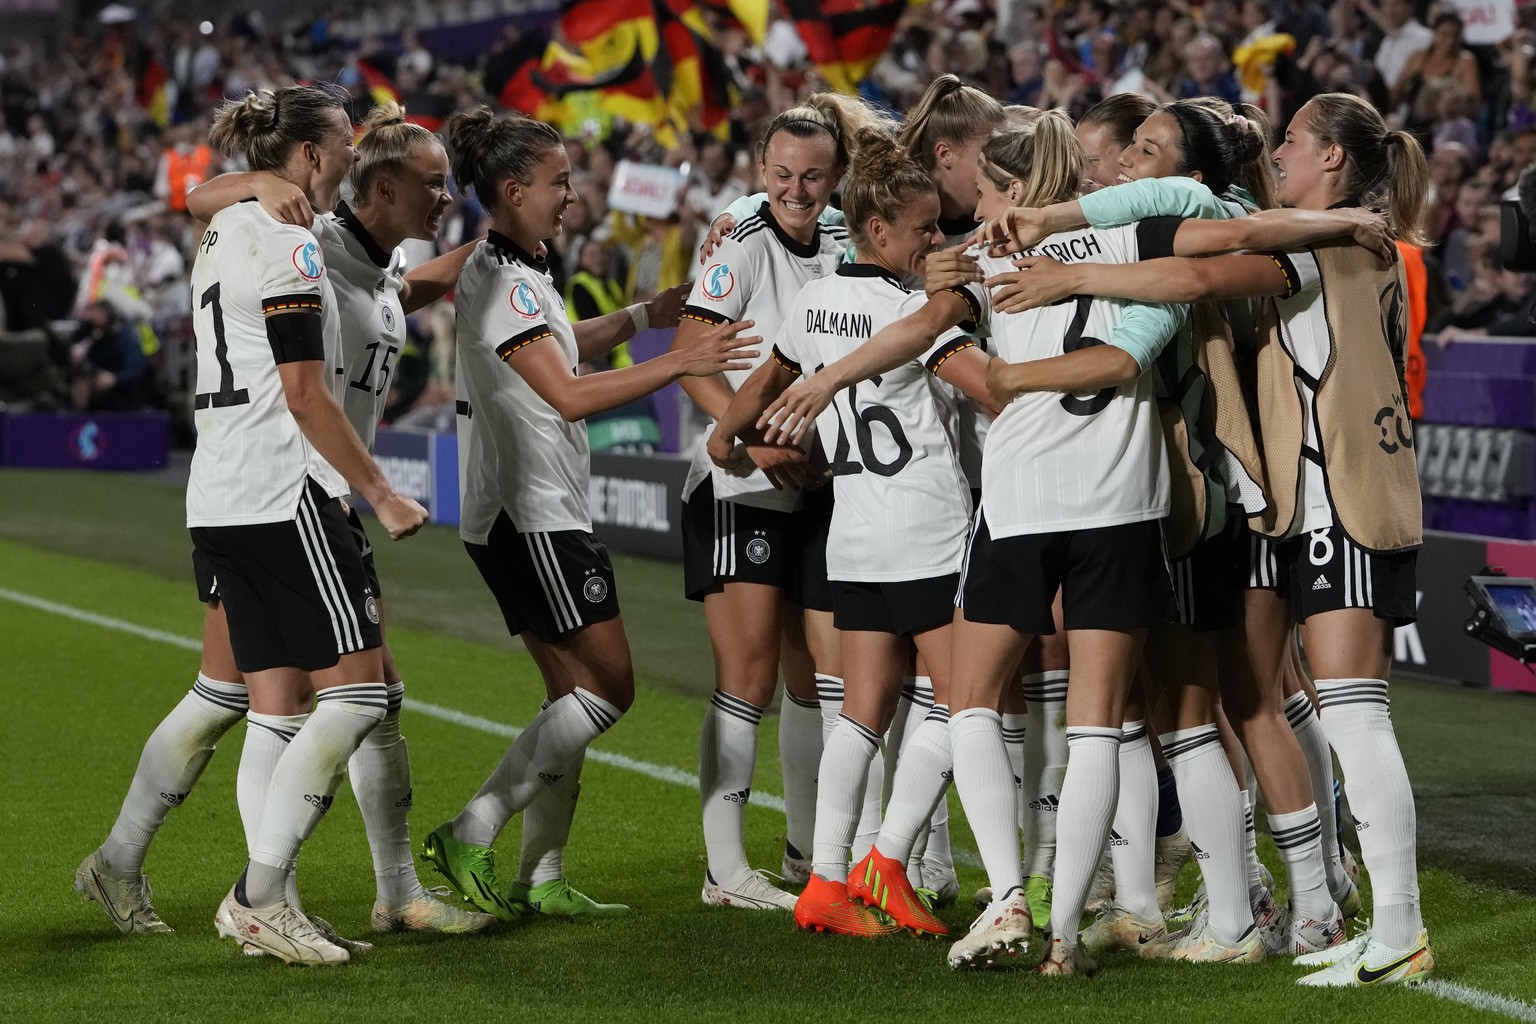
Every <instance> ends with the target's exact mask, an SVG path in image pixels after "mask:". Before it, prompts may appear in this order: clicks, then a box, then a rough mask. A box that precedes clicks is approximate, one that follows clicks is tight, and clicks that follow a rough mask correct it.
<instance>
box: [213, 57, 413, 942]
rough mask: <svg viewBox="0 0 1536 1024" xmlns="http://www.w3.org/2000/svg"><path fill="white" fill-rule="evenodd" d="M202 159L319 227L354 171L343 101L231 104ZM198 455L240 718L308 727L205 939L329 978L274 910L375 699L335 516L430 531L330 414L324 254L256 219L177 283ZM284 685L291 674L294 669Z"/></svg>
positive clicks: (360, 603)
mask: <svg viewBox="0 0 1536 1024" xmlns="http://www.w3.org/2000/svg"><path fill="white" fill-rule="evenodd" d="M213 139H214V141H215V143H216V144H217V145H218V146H219V148H220V149H221V150H223V151H224V152H225V153H227V154H233V153H236V152H239V153H242V154H243V155H244V156H245V158H246V160H247V162H248V163H249V164H250V166H251V167H253V168H255V169H258V170H273V171H276V172H278V173H279V174H281V175H282V176H283V177H285V178H287V179H288V180H289V181H292V182H293V183H294V184H296V185H298V186H299V187H300V188H302V189H304V190H305V192H306V195H307V198H308V199H309V202H310V204H311V206H313V207H314V208H316V209H319V210H330V209H332V208H333V207H334V206H335V205H336V203H337V200H338V198H339V190H340V185H341V180H342V178H343V177H344V176H345V174H346V173H347V171H348V170H350V169H351V167H352V164H353V163H354V161H355V159H356V153H355V151H354V149H353V144H352V125H351V123H350V121H349V120H348V119H347V117H346V114H345V111H344V109H343V108H342V105H341V101H340V99H339V98H338V96H337V95H336V94H335V93H333V92H331V91H329V90H326V89H323V88H317V87H310V86H296V87H292V88H288V89H282V90H279V91H277V92H276V93H273V92H265V91H264V92H260V93H255V94H252V95H250V96H248V97H246V98H245V99H244V100H238V101H232V102H230V103H227V104H226V105H225V106H224V107H223V108H222V109H221V110H220V112H219V114H218V116H217V117H216V118H215V121H214V126H213ZM192 287H193V298H194V303H195V308H196V319H195V322H194V326H195V330H196V336H197V342H198V355H199V359H198V397H197V402H196V406H197V413H198V415H197V425H198V448H197V452H196V454H195V455H194V457H193V462H192V475H191V480H190V481H189V483H188V488H187V523H188V526H189V527H190V528H191V532H192V539H193V543H194V545H195V546H196V548H197V551H198V554H199V557H200V559H201V560H202V562H203V564H204V565H205V566H206V567H207V568H208V569H209V570H211V571H212V572H213V573H214V574H215V575H216V578H217V581H218V582H217V592H218V596H219V598H220V601H221V603H222V604H223V606H224V608H225V611H226V615H227V618H228V623H229V635H230V643H231V647H232V649H233V651H234V656H235V663H236V666H237V667H238V668H239V670H240V672H241V673H242V674H243V676H244V678H245V682H246V685H247V687H248V689H249V691H250V697H251V709H252V711H253V712H255V713H258V714H260V713H264V712H267V711H269V710H275V711H276V712H277V713H283V712H286V711H288V710H290V709H291V707H292V704H293V702H294V701H295V699H296V696H297V697H298V698H300V699H301V698H302V697H303V696H304V694H302V693H299V694H297V695H296V693H295V686H296V685H303V677H302V676H301V675H300V674H299V673H300V672H307V673H309V679H310V680H311V681H312V682H313V685H314V690H315V710H314V713H313V714H311V715H310V716H309V718H308V720H307V721H306V722H305V723H304V724H303V727H302V728H300V729H299V730H298V731H297V734H296V735H295V736H294V737H293V738H292V741H291V742H289V743H288V744H287V747H286V749H285V750H284V751H283V753H282V756H281V757H280V758H279V759H278V760H277V763H276V766H275V768H274V769H273V771H272V776H271V781H270V784H269V786H268V790H267V796H266V799H265V801H264V804H263V808H262V812H261V816H260V825H259V827H258V828H257V829H256V836H255V838H254V840H253V842H252V844H251V858H250V862H249V864H248V865H247V868H246V870H245V872H244V873H243V874H242V875H241V877H240V880H239V881H238V882H237V884H236V885H235V888H234V890H233V891H231V893H230V894H229V896H228V897H227V898H226V899H225V901H224V903H223V904H222V905H221V906H220V908H219V912H218V915H217V918H216V925H217V927H218V930H219V932H220V934H223V935H225V936H228V937H231V938H234V939H236V940H237V941H240V942H243V943H245V944H246V945H249V946H254V947H256V948H259V949H262V950H264V951H266V952H268V953H271V954H273V955H275V956H278V957H280V958H282V959H283V960H285V961H288V962H301V963H340V962H345V961H346V960H347V959H348V953H347V951H346V950H345V949H343V948H341V947H340V946H338V945H336V944H335V943H333V942H331V941H329V940H328V939H327V938H325V937H324V936H323V935H321V934H320V933H319V932H318V931H317V930H316V928H315V926H314V924H313V923H311V922H310V920H309V919H308V918H307V917H305V916H304V914H303V912H302V911H301V910H300V909H298V908H297V907H296V906H294V905H293V904H292V903H291V902H290V900H289V899H288V897H287V893H286V890H287V887H288V880H289V876H290V874H291V872H292V870H293V866H294V862H295V860H296V858H297V855H298V850H299V847H300V845H301V844H302V843H303V841H304V840H305V839H306V838H308V836H309V834H310V832H312V831H313V830H314V828H315V826H316V825H317V824H318V823H319V820H320V817H321V815H322V814H324V812H325V809H326V808H327V807H328V806H329V805H330V802H331V799H332V797H333V795H334V794H335V791H336V788H337V786H338V785H339V783H340V779H341V773H342V770H343V768H344V766H345V764H346V761H347V758H348V757H349V756H350V755H351V754H352V753H353V751H354V750H355V749H356V748H357V746H358V745H359V744H360V743H361V742H362V739H363V738H364V736H366V735H367V733H368V732H369V731H370V730H372V729H373V728H374V726H375V725H376V724H377V723H378V721H379V720H380V719H382V718H383V716H384V714H385V712H386V710H387V705H388V695H387V691H386V688H385V685H384V682H383V679H384V675H383V659H382V655H381V651H380V644H381V637H380V634H379V628H378V613H377V609H376V606H375V600H374V597H373V595H372V594H371V593H370V591H369V588H368V583H367V579H366V574H365V571H364V567H363V563H362V554H361V552H360V551H359V549H358V547H357V544H356V542H355V540H353V538H352V535H351V531H350V530H349V529H348V528H347V524H346V516H345V513H344V512H343V511H342V503H341V498H342V497H343V496H344V495H345V494H346V493H347V489H348V485H349V484H350V485H351V487H352V488H353V489H354V490H355V491H356V492H357V493H359V494H361V495H362V496H363V497H365V498H366V499H367V500H368V502H369V503H370V504H371V505H372V506H373V507H374V509H375V511H376V512H377V513H378V516H379V519H380V522H381V523H383V524H384V526H385V529H386V530H387V531H388V532H389V533H390V535H391V536H392V537H399V536H405V535H408V534H410V533H412V532H414V531H415V530H416V529H418V528H419V527H420V526H421V524H422V523H423V522H425V520H426V513H425V511H424V510H423V509H422V508H421V506H420V505H417V504H416V503H415V502H413V501H411V500H410V499H408V498H405V497H403V496H401V495H400V494H398V493H396V492H395V491H394V490H393V489H392V488H390V487H389V484H388V482H387V481H386V480H385V479H384V476H383V474H382V472H380V470H379V468H378V466H377V465H376V464H375V463H374V461H373V459H372V458H371V457H370V456H369V455H368V452H367V449H366V448H365V447H364V446H363V444H362V442H361V441H360V440H359V439H358V437H357V434H356V433H355V432H354V431H353V430H352V428H351V427H350V425H349V424H348V423H347V421H346V417H345V414H344V413H343V411H342V408H341V406H340V405H339V404H338V403H337V402H336V400H335V398H334V397H332V394H331V391H330V377H331V376H332V375H333V371H334V369H335V367H337V366H338V365H339V354H340V353H339V343H340V339H339V331H338V329H337V316H336V310H335V305H336V304H335V298H334V294H333V293H332V292H331V289H330V287H329V285H328V283H327V281H326V278H325V262H324V257H323V254H322V252H321V250H320V247H319V243H318V242H316V240H315V238H314V237H313V236H312V235H311V234H310V233H309V232H308V231H306V230H304V229H302V228H298V227H293V226H288V225H282V224H278V223H277V222H276V221H274V220H273V219H272V217H271V216H270V215H269V214H267V213H266V212H265V211H263V210H262V209H261V207H260V206H259V205H257V204H238V205H236V206H234V207H231V208H229V209H227V210H224V211H222V212H220V213H219V214H217V215H216V216H215V217H214V218H213V220H212V221H211V222H210V224H209V226H208V230H207V232H206V233H205V234H204V236H203V240H202V243H201V245H200V254H199V259H198V261H197V263H196V265H195V267H194V268H193V273H192ZM295 670H298V671H295Z"/></svg>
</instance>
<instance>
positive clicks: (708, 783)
mask: <svg viewBox="0 0 1536 1024" xmlns="http://www.w3.org/2000/svg"><path fill="white" fill-rule="evenodd" d="M882 125H883V121H882V119H881V118H879V117H878V116H877V115H876V114H875V113H874V112H873V111H872V110H871V109H870V108H869V107H867V106H866V105H865V104H863V103H862V102H860V101H858V100H854V99H850V98H847V97H841V96H836V95H834V94H830V93H819V94H817V95H814V96H812V97H811V98H810V99H809V100H808V101H807V104H806V105H805V106H801V107H795V108H792V109H790V110H787V111H784V112H783V113H781V114H779V115H777V116H776V117H774V118H773V120H772V121H770V122H769V124H768V128H767V131H766V132H765V134H764V136H763V142H762V143H760V144H759V146H760V148H759V150H758V162H759V167H760V169H761V171H762V174H763V176H764V178H765V179H766V180H767V182H768V199H767V201H766V202H764V203H763V204H762V205H760V206H759V207H758V210H757V213H756V214H755V215H754V216H752V217H748V218H747V219H745V220H743V221H742V222H741V223H739V224H737V225H736V227H735V229H734V230H733V231H732V232H731V234H730V235H729V236H728V237H726V238H725V239H724V240H723V241H722V242H721V243H720V245H719V247H718V248H716V249H715V251H714V254H713V255H712V256H711V257H710V259H709V263H708V265H707V266H706V267H705V268H704V271H703V273H702V274H701V275H700V277H699V279H698V281H697V282H695V284H694V287H693V292H692V294H691V295H690V296H689V299H688V304H687V306H686V307H685V308H684V311H683V319H682V322H681V324H680V326H679V328H678V332H677V338H676V341H675V342H674V344H675V346H677V347H680V348H681V347H686V346H689V345H692V344H694V343H695V342H696V339H697V338H698V337H699V336H700V335H701V334H703V333H705V332H707V331H709V330H710V329H711V328H715V327H718V326H723V325H726V324H729V323H731V322H733V321H736V320H739V319H741V318H744V317H748V318H751V319H752V320H754V321H756V323H757V324H758V326H759V328H760V329H761V332H762V334H763V336H764V338H765V339H767V340H769V341H772V340H773V339H776V338H777V337H778V336H779V335H780V333H781V332H782V327H783V316H784V313H785V311H786V310H787V309H788V307H789V304H790V303H791V302H792V301H793V300H794V297H795V295H796V294H797V293H798V292H799V290H800V288H801V287H802V286H803V285H805V284H806V283H807V282H809V281H812V280H815V279H817V278H821V277H825V276H827V275H828V274H830V273H831V272H832V271H833V270H835V269H836V268H837V266H838V264H839V263H841V262H842V259H843V253H844V250H845V248H846V246H847V233H846V232H845V231H843V230H842V229H841V228H836V229H827V228H824V227H823V226H821V225H820V224H819V223H818V218H819V216H820V214H821V213H822V211H823V210H824V209H825V208H826V205H827V202H828V200H829V199H830V198H831V196H832V191H833V189H834V188H836V186H837V183H838V181H839V180H841V178H842V176H843V172H844V171H845V170H846V169H847V164H848V156H847V143H846V140H847V139H849V138H851V137H852V135H853V133H854V132H855V131H857V130H858V129H859V128H861V127H866V126H870V127H879V126H882ZM765 357H766V354H765ZM754 366H755V364H754ZM746 376H747V375H746V374H745V373H738V374H736V375H734V376H728V377H726V378H718V377H717V378H701V379H693V380H689V381H685V382H684V384H683V387H684V390H686V391H687V392H688V395H689V397H690V398H691V399H692V400H693V401H694V403H695V404H696V405H698V406H699V408H700V409H702V410H703V411H704V412H705V413H707V414H708V415H709V416H710V418H711V419H718V418H719V416H720V415H721V413H723V412H724V411H725V409H726V407H727V406H728V405H729V404H730V401H731V397H732V395H733V393H734V387H735V386H736V385H737V384H739V383H740V382H741V381H742V380H744V379H745V378H746ZM747 452H748V454H749V456H750V458H751V459H752V460H753V461H754V462H755V463H756V465H757V466H758V467H759V469H758V470H754V471H752V472H748V473H745V474H741V473H727V472H725V471H722V470H720V469H718V468H716V467H715V466H713V465H712V464H711V463H710V460H709V457H708V456H707V455H706V454H705V452H704V451H703V447H702V443H701V446H700V449H699V450H698V451H697V452H696V453H695V456H694V463H693V466H692V468H691V469H690V471H689V475H688V480H687V481H686V482H685V484H684V500H683V547H684V562H683V571H684V579H685V584H686V588H687V595H688V597H689V598H691V599H693V600H702V601H703V602H704V617H705V622H706V624H707V626H708V628H709V635H710V645H711V646H712V648H713V649H714V654H715V673H716V691H715V694H714V696H713V697H712V698H711V700H710V706H709V708H708V709H707V710H706V712H705V718H704V728H703V731H702V734H701V736H700V738H699V780H700V783H699V784H700V791H701V792H700V795H701V798H702V802H703V819H704V843H705V847H706V849H707V850H708V867H707V869H706V873H705V882H704V888H703V894H702V898H703V900H704V902H705V903H709V904H713V905H718V906H734V907H743V908H748V909H755V910H767V909H782V910H792V909H793V908H794V905H795V897H794V896H792V895H790V894H789V893H787V892H784V891H783V890H782V889H779V888H778V887H776V886H774V885H773V884H772V883H771V882H769V881H768V880H767V879H766V878H765V877H763V876H762V875H761V874H759V873H756V872H754V871H753V870H752V867H751V865H750V863H749V862H748V860H747V855H746V849H745V846H744V845H743V841H742V813H743V811H744V809H745V804H746V800H747V794H748V793H749V792H750V791H751V786H752V770H753V766H754V762H755V761H756V758H757V726H758V723H759V722H760V721H761V719H762V716H763V712H764V710H765V709H766V708H767V705H768V703H769V702H770V701H771V700H772V699H773V691H774V688H775V686H776V685H777V681H778V672H779V664H780V656H781V652H782V654H783V656H784V664H785V678H786V680H788V685H789V686H790V687H791V688H793V687H795V686H799V687H801V688H803V689H802V692H800V693H798V694H792V695H793V696H794V697H796V698H797V699H798V700H799V701H801V702H804V703H807V704H810V702H812V701H813V700H814V698H815V694H814V693H812V692H809V690H810V687H811V680H812V675H813V673H812V670H811V658H810V655H809V652H808V651H807V649H806V646H805V637H804V630H803V629H802V628H801V625H800V623H801V615H800V613H799V609H798V607H796V605H795V604H793V603H790V602H791V601H793V599H794V598H795V597H796V596H798V592H799V590H800V587H799V581H800V580H809V579H810V578H811V575H812V574H811V573H808V572H807V571H806V569H805V567H804V565H803V564H802V562H803V556H804V554H805V552H806V549H807V547H808V545H809V544H814V543H816V540H815V537H814V535H813V536H811V538H810V539H809V540H808V539H807V534H814V531H813V530H812V529H810V528H808V526H807V524H806V522H805V517H803V516H801V515H799V514H798V513H799V510H800V508H801V503H802V496H803V493H804V492H805V491H807V490H812V489H814V488H815V487H817V486H819V485H820V484H821V482H822V480H823V476H822V474H821V473H820V472H819V471H816V470H813V469H812V468H811V467H810V466H809V465H808V464H807V462H806V459H805V456H804V454H803V453H802V452H801V451H799V450H798V449H794V448H770V447H766V446H761V445H749V446H748V447H747ZM824 580H825V574H824V573H823V574H821V576H820V580H819V581H818V582H821V581H824ZM787 599H788V600H787ZM803 710H806V711H809V707H807V708H805V709H803ZM786 713H788V712H786ZM803 718H804V720H805V726H806V728H807V729H810V728H812V727H814V737H813V738H814V739H815V740H817V741H818V743H817V745H816V746H812V745H811V744H810V743H809V742H806V743H805V744H804V745H803V746H801V747H796V748H794V749H790V748H786V749H785V751H784V752H783V755H782V756H784V757H785V758H786V759H792V758H799V759H801V760H805V759H807V758H809V757H812V756H813V755H814V757H819V753H816V751H817V750H819V740H820V735H819V733H820V728H819V722H817V721H816V719H815V718H813V717H811V716H810V715H806V716H803ZM800 767H801V768H802V769H806V770H805V771H804V772H803V777H802V778H801V788H802V789H806V788H808V786H807V785H806V784H807V783H809V782H811V781H813V780H814V769H811V768H810V767H809V766H808V765H801V766H800ZM788 777H789V776H788V775H786V779H788ZM814 806H815V805H814V800H812V801H811V802H810V807H812V808H814ZM796 852H801V853H803V850H800V849H799V847H798V844H797V847H796Z"/></svg>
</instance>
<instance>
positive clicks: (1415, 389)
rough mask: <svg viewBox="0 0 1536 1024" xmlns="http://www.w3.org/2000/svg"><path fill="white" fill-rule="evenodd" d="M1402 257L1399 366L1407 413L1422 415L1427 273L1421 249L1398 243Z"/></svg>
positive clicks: (1427, 295) (1414, 415)
mask: <svg viewBox="0 0 1536 1024" xmlns="http://www.w3.org/2000/svg"><path fill="white" fill-rule="evenodd" d="M1397 251H1398V252H1400V253H1401V254H1402V256H1403V273H1404V276H1405V277H1406V278H1407V281H1408V354H1407V357H1406V359H1405V362H1404V366H1403V377H1404V384H1405V390H1406V391H1407V392H1408V415H1409V416H1411V417H1413V418H1414V419H1416V420H1417V419H1422V418H1423V416H1424V380H1425V376H1426V374H1425V372H1424V369H1425V368H1424V323H1425V321H1426V320H1427V319H1428V318H1429V307H1428V303H1429V272H1428V271H1427V270H1426V269H1425V268H1424V250H1423V249H1421V248H1419V247H1418V246H1417V245H1412V244H1410V243H1408V242H1398V243H1397Z"/></svg>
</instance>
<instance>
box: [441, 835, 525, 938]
mask: <svg viewBox="0 0 1536 1024" xmlns="http://www.w3.org/2000/svg"><path fill="white" fill-rule="evenodd" d="M421 857H422V859H423V860H425V861H426V862H427V863H428V864H431V865H432V866H433V867H434V868H436V869H437V872H438V874H440V875H442V876H443V878H445V879H447V881H448V884H449V885H450V886H452V887H453V890H454V891H455V892H457V893H458V894H459V895H460V896H462V897H464V899H465V900H466V901H467V902H468V903H469V904H470V905H471V906H473V907H474V908H475V909H477V910H479V911H481V912H483V913H486V914H490V915H491V916H492V917H496V918H500V919H501V920H503V921H517V920H519V919H521V918H523V917H525V916H527V913H528V907H527V905H526V904H524V905H519V904H516V903H513V902H512V901H510V900H509V899H507V897H506V896H505V895H503V893H504V892H505V891H506V887H505V886H503V885H502V884H501V882H500V881H498V880H497V878H496V854H495V853H494V852H493V851H492V850H491V848H490V847H488V846H475V845H474V844H472V843H464V842H460V841H459V840H458V839H456V838H454V835H453V822H451V821H445V822H443V824H441V825H439V826H437V828H435V829H433V830H432V831H431V832H430V833H429V834H428V835H427V838H426V839H424V840H422V843H421Z"/></svg>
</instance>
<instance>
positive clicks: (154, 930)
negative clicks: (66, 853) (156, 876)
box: [75, 850, 171, 935]
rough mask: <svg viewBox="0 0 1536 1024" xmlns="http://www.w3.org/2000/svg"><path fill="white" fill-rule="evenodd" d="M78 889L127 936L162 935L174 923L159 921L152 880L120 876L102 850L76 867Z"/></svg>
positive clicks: (141, 876)
mask: <svg viewBox="0 0 1536 1024" xmlns="http://www.w3.org/2000/svg"><path fill="white" fill-rule="evenodd" d="M75 891H76V892H78V893H79V894H80V895H82V896H84V897H85V898H86V899H88V900H90V901H91V902H92V903H98V904H100V905H101V909H103V910H105V911H106V912H107V916H108V917H110V918H111V919H112V923H113V924H115V925H117V930H118V931H120V932H122V933H123V934H124V935H149V934H163V933H168V932H170V931H171V926H170V925H168V924H166V923H165V922H164V921H162V920H160V915H159V914H157V913H155V908H154V906H153V904H151V903H150V891H149V879H147V878H145V877H144V876H143V875H140V876H139V877H137V878H119V877H117V876H116V875H114V874H112V872H111V869H110V868H109V867H108V865H107V860H106V858H105V857H103V856H102V855H101V851H100V850H96V851H94V852H92V854H91V855H90V856H89V857H87V858H85V860H83V861H81V862H80V866H79V867H78V868H76V869H75Z"/></svg>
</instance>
